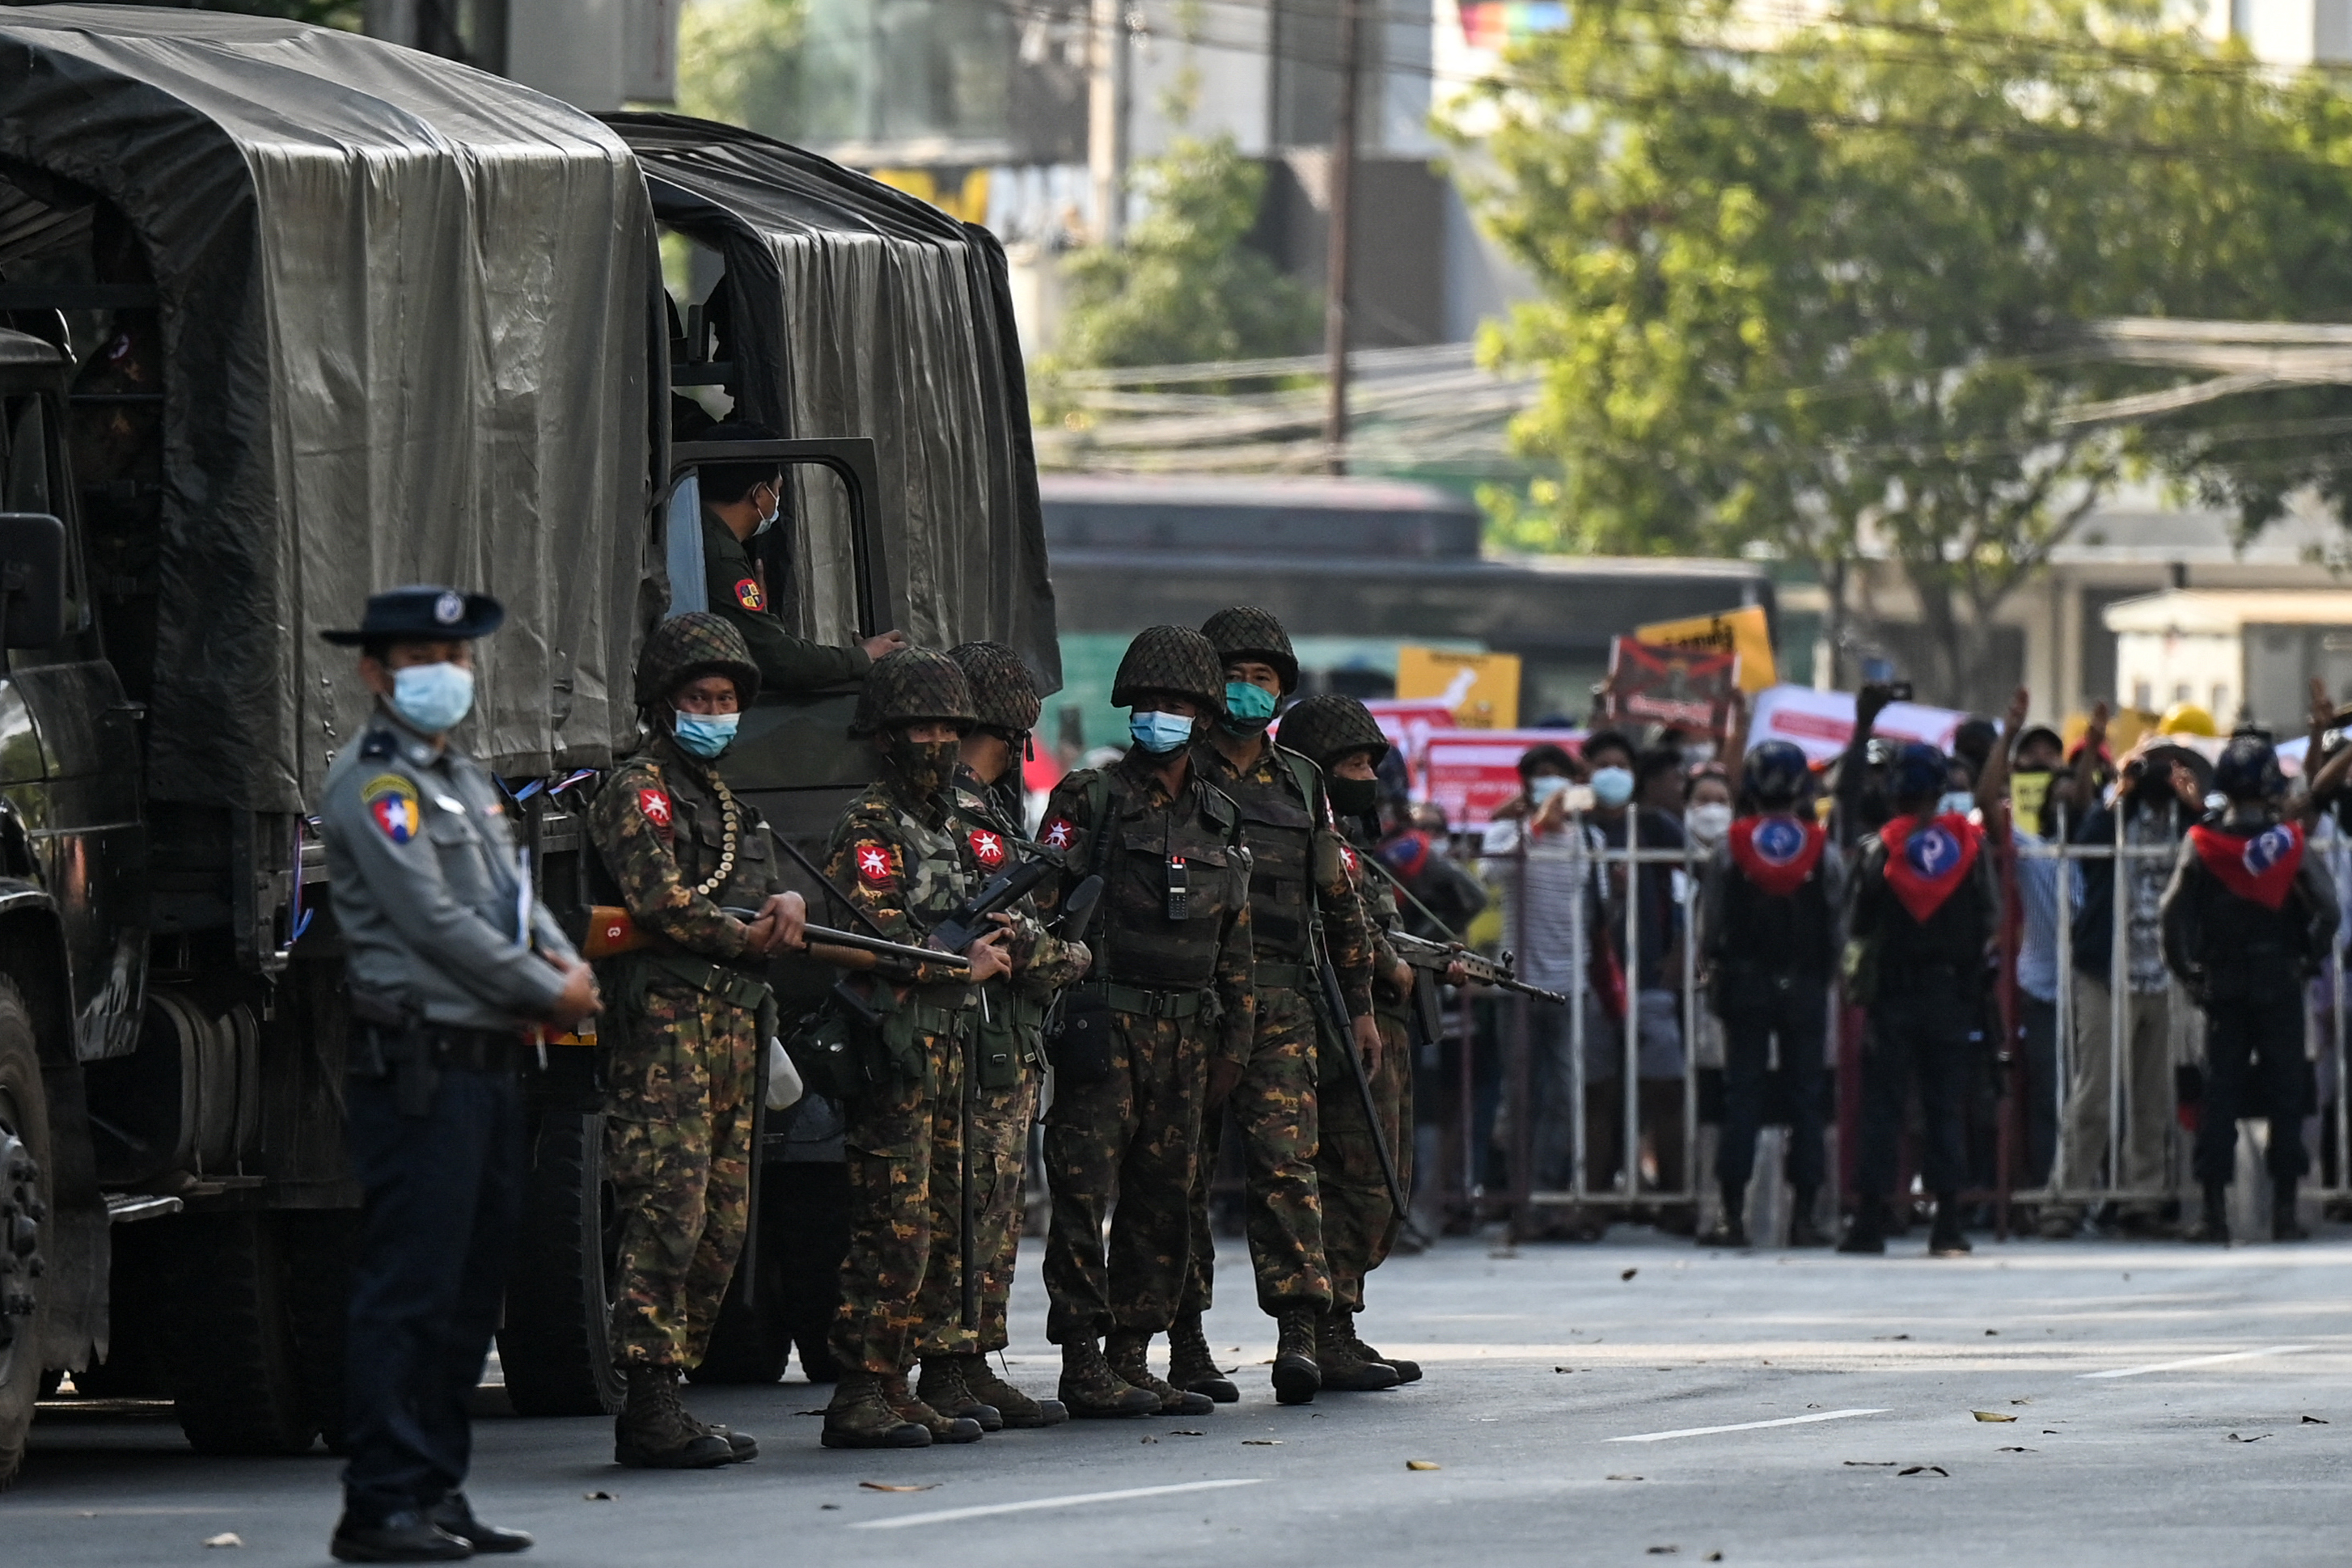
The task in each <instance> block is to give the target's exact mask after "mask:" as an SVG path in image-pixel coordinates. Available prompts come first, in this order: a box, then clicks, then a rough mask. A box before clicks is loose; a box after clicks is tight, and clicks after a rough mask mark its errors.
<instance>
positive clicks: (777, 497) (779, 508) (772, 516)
mask: <svg viewBox="0 0 2352 1568" xmlns="http://www.w3.org/2000/svg"><path fill="white" fill-rule="evenodd" d="M768 494H769V496H770V497H771V498H772V499H773V500H774V502H775V505H773V506H772V507H769V508H768V509H767V510H766V511H765V512H763V513H761V517H760V526H759V527H758V528H753V529H752V530H751V537H752V538H755V539H756V538H759V537H760V536H761V534H764V533H766V532H767V531H768V530H769V529H770V528H774V527H775V526H776V519H777V518H778V517H782V516H783V511H784V493H783V491H782V490H781V489H770V490H769V492H768Z"/></svg>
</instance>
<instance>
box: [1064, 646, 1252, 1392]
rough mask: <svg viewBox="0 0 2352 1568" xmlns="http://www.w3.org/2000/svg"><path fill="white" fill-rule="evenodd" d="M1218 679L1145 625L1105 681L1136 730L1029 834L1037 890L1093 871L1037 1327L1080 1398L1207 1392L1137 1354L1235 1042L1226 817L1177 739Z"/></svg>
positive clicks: (1071, 780)
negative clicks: (1043, 856) (1057, 855)
mask: <svg viewBox="0 0 2352 1568" xmlns="http://www.w3.org/2000/svg"><path fill="white" fill-rule="evenodd" d="M1222 684H1223V683H1222V680H1221V678H1220V675H1219V672H1218V666H1217V657H1216V652H1215V650H1214V649H1213V648H1211V647H1210V646H1209V644H1208V643H1207V642H1205V641H1204V640H1203V639H1202V637H1201V635H1200V633H1198V632H1192V631H1190V630H1188V629H1186V628H1184V627H1181V626H1154V627H1152V628H1150V630H1148V631H1146V632H1142V633H1141V634H1140V635H1139V636H1138V637H1137V638H1136V639H1135V641H1134V643H1132V644H1131V645H1129V648H1128V651H1127V656H1126V657H1125V658H1124V659H1122V660H1121V661H1120V662H1119V666H1118V676H1117V678H1116V679H1115V680H1114V681H1113V683H1112V686H1111V701H1112V702H1114V703H1117V704H1118V705H1119V706H1123V707H1129V708H1131V709H1132V710H1133V713H1132V715H1131V716H1130V717H1129V733H1130V734H1131V735H1132V736H1133V737H1134V738H1135V745H1134V746H1133V747H1131V748H1130V749H1129V751H1128V754H1127V756H1126V757H1125V758H1123V759H1121V760H1120V761H1119V762H1118V763H1116V764H1115V765H1113V766H1111V767H1109V768H1100V769H1088V770H1087V771H1084V772H1079V773H1073V774H1071V775H1070V776H1069V777H1068V778H1066V779H1063V780H1062V782H1061V783H1060V785H1059V786H1057V787H1056V788H1055V791H1054V796H1053V799H1052V800H1050V801H1049V802H1048V803H1047V804H1046V807H1045V827H1044V829H1043V831H1042V833H1041V837H1042V838H1043V839H1044V841H1045V845H1046V847H1047V848H1049V849H1053V850H1057V851H1059V852H1061V854H1062V857H1063V877H1062V883H1061V885H1060V886H1059V887H1058V888H1056V889H1055V891H1054V893H1053V894H1051V895H1050V896H1049V897H1048V898H1045V899H1041V900H1040V902H1041V903H1050V902H1052V901H1053V900H1055V899H1058V898H1059V897H1061V896H1064V895H1066V894H1067V893H1068V891H1069V890H1070V889H1071V888H1072V887H1074V886H1076V884H1077V883H1079V882H1080V881H1082V880H1083V879H1084V878H1086V877H1087V876H1088V875H1090V874H1099V875H1100V876H1101V877H1102V878H1103V881H1104V883H1105V884H1106V886H1105V891H1104V894H1103V897H1102V916H1101V921H1100V924H1099V925H1098V927H1097V931H1098V935H1097V936H1096V937H1095V938H1094V939H1093V946H1094V948H1095V953H1096V959H1095V968H1094V971H1093V972H1092V973H1090V974H1089V975H1088V976H1087V978H1086V979H1085V980H1084V981H1083V982H1081V983H1080V984H1078V985H1076V986H1074V987H1072V988H1070V990H1069V992H1068V993H1067V994H1066V997H1065V998H1064V1000H1063V1008H1064V1012H1063V1017H1062V1024H1061V1030H1060V1033H1059V1035H1058V1036H1057V1037H1056V1039H1055V1041H1054V1044H1053V1048H1052V1049H1053V1052H1054V1069H1055V1071H1054V1104H1053V1108H1052V1109H1051V1110H1049V1111H1048V1112H1047V1113H1046V1114H1045V1176H1046V1181H1047V1183H1048V1185H1049V1186H1051V1188H1052V1191H1053V1195H1054V1215H1053V1228H1052V1229H1051V1231H1050V1232H1049V1233H1048V1234H1047V1237H1046V1242H1045V1291H1046V1294H1047V1295H1048V1296H1049V1297H1050V1298H1051V1300H1052V1302H1053V1305H1052V1309H1051V1311H1050V1312H1049V1314H1048V1316H1047V1318H1046V1322H1045V1334H1046V1337H1047V1338H1049V1339H1051V1340H1053V1341H1054V1342H1055V1343H1056V1344H1059V1345H1060V1346H1061V1347H1062V1384H1061V1396H1062V1400H1063V1402H1064V1403H1065V1404H1066V1405H1068V1406H1069V1407H1070V1411H1071V1414H1073V1415H1076V1416H1139V1415H1150V1414H1152V1413H1154V1412H1156V1411H1165V1412H1167V1413H1169V1414H1171V1415H1172V1414H1184V1415H1201V1414H1203V1413H1205V1412H1207V1411H1208V1410H1209V1409H1210V1408H1211V1407H1212V1406H1211V1405H1210V1403H1209V1401H1208V1400H1207V1399H1206V1398H1205V1397H1203V1396H1200V1395H1198V1394H1191V1393H1187V1392H1186V1391H1184V1390H1182V1389H1179V1388H1175V1387H1172V1386H1171V1385H1169V1384H1167V1383H1164V1382H1162V1381H1161V1380H1160V1379H1159V1378H1157V1377H1154V1376H1153V1375H1151V1373H1150V1370H1149V1368H1148V1366H1147V1364H1146V1353H1147V1352H1148V1351H1149V1349H1150V1343H1151V1336H1152V1335H1153V1334H1155V1333H1160V1332H1162V1331H1164V1330H1165V1329H1166V1328H1167V1327H1168V1325H1169V1323H1170V1322H1171V1321H1172V1319H1173V1318H1174V1316H1175V1312H1176V1305H1177V1298H1178V1297H1179V1295H1180V1294H1181V1292H1182V1291H1183V1289H1184V1286H1185V1277H1186V1266H1187V1255H1188V1253H1189V1251H1190V1249H1191V1225H1190V1215H1189V1207H1190V1204H1191V1200H1192V1185H1193V1181H1194V1179H1195V1172H1196V1169H1197V1166H1198V1159H1199V1148H1200V1139H1201V1124H1202V1113H1203V1110H1204V1107H1205V1104H1206V1101H1207V1094H1208V1082H1209V1080H1208V1074H1209V1060H1210V1057H1211V1056H1212V1054H1215V1055H1216V1056H1219V1057H1221V1058H1230V1057H1233V1056H1234V1055H1236V1054H1237V1053H1239V1052H1242V1051H1246V1049H1247V1048H1248V1042H1249V1040H1250V1035H1251V1031H1252V1014H1253V1005H1252V1000H1251V993H1250V906H1249V896H1248V889H1247V883H1246V880H1245V879H1246V876H1247V872H1248V857H1247V855H1246V854H1245V853H1244V851H1243V849H1242V846H1241V815H1240V812H1239V811H1238V810H1236V809H1235V807H1234V803H1233V801H1232V800H1229V799H1227V798H1226V797H1225V796H1224V795H1223V794H1222V793H1220V792H1219V791H1218V790H1216V789H1213V787H1211V786H1210V785H1209V784H1207V783H1206V782H1205V781H1204V780H1203V779H1202V777H1201V772H1200V769H1199V768H1198V767H1197V766H1195V765H1194V756H1195V753H1194V752H1193V750H1192V745H1191V741H1192V728H1193V726H1194V724H1195V723H1196V722H1199V721H1202V720H1206V719H1208V718H1212V717H1213V716H1216V715H1217V714H1218V713H1220V712H1222V711H1223V704H1222V703H1221V701H1220V700H1219V696H1218V692H1219V688H1220V686H1221V685H1222ZM1106 1218H1108V1220H1109V1223H1110V1247H1109V1252H1108V1256H1106V1254H1105V1252H1104V1248H1103V1224H1104V1221H1105V1219H1106ZM1098 1340H1107V1342H1108V1343H1107V1344H1098V1343H1097V1341H1098ZM1106 1349H1107V1350H1108V1358H1106V1355H1105V1351H1106Z"/></svg>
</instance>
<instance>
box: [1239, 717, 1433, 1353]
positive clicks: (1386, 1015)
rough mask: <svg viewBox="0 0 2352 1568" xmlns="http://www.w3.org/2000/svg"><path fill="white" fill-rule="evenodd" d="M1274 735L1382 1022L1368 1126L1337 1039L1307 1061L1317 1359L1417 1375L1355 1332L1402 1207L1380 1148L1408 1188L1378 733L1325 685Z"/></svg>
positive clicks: (1383, 742)
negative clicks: (1312, 1091)
mask: <svg viewBox="0 0 2352 1568" xmlns="http://www.w3.org/2000/svg"><path fill="white" fill-rule="evenodd" d="M1282 743H1283V745H1284V746H1285V747H1286V748H1288V749H1289V750H1292V751H1296V752H1297V753H1298V754H1299V755H1300V756H1302V757H1305V758H1307V759H1308V760H1309V761H1311V762H1313V763H1314V764H1315V765H1316V766H1317V767H1318V768H1322V769H1323V789H1324V791H1325V793H1326V794H1328V796H1329V797H1330V801H1331V810H1332V811H1333V813H1334V814H1335V815H1336V816H1337V818H1338V820H1339V822H1340V823H1341V824H1342V828H1343V831H1345V832H1346V833H1347V834H1348V837H1349V843H1348V844H1347V845H1346V847H1345V848H1344V849H1343V851H1342V852H1341V857H1340V858H1341V860H1342V862H1344V864H1345V865H1346V868H1347V872H1348V880H1349V884H1350V885H1351V886H1353V887H1354V888H1355V890H1356V893H1357V894H1358V896H1359V897H1360V899H1361V900H1362V902H1363V906H1364V915H1365V920H1366V924H1367V925H1368V927H1369V931H1370V940H1371V952H1372V1018H1373V1020H1374V1021H1375V1022H1376V1023H1378V1024H1379V1026H1380V1030H1381V1051H1380V1057H1379V1059H1378V1061H1377V1062H1376V1063H1374V1064H1373V1066H1372V1070H1371V1071H1370V1075H1369V1078H1370V1084H1371V1090H1372V1104H1373V1107H1374V1109H1375V1110H1377V1111H1378V1112H1379V1120H1378V1123H1377V1124H1375V1123H1374V1122H1373V1121H1371V1120H1370V1119H1368V1118H1367V1117H1366V1116H1365V1114H1364V1098H1363V1093H1362V1092H1361V1091H1360V1089H1359V1088H1358V1087H1357V1085H1356V1083H1355V1082H1354V1077H1355V1070H1354V1069H1353V1068H1351V1067H1349V1065H1348V1062H1347V1059H1346V1058H1345V1057H1343V1056H1341V1055H1340V1054H1339V1053H1340V1052H1341V1051H1344V1050H1346V1049H1347V1047H1346V1045H1345V1044H1344V1043H1343V1042H1340V1041H1339V1040H1332V1039H1330V1038H1329V1037H1328V1036H1326V1037H1325V1039H1324V1040H1323V1042H1322V1046H1321V1048H1320V1055H1319V1056H1318V1061H1317V1066H1316V1076H1317V1082H1316V1094H1317V1099H1318V1106H1317V1122H1318V1129H1317V1131H1318V1137H1317V1140H1316V1147H1315V1190H1316V1196H1317V1197H1318V1200H1319V1201H1320V1203H1321V1205H1322V1209H1323V1256H1324V1260H1325V1262H1326V1264H1327V1266H1328V1268H1329V1269H1330V1271H1331V1308H1330V1310H1329V1311H1328V1312H1325V1313H1323V1314H1322V1315H1321V1316H1320V1317H1319V1318H1318V1319H1317V1321H1316V1324H1315V1361H1316V1365H1317V1367H1318V1370H1319V1371H1320V1372H1321V1373H1322V1375H1323V1386H1324V1387H1326V1388H1334V1389H1337V1388H1350V1387H1375V1388H1377V1387H1386V1386H1393V1385H1394V1384H1396V1383H1415V1382H1418V1381H1420V1378H1421V1365H1420V1364H1419V1363H1418V1362H1412V1361H1407V1360H1404V1359H1403V1358H1402V1357H1399V1356H1392V1355H1387V1354H1382V1353H1381V1352H1380V1351H1378V1350H1375V1349H1373V1348H1372V1347H1371V1346H1370V1345H1368V1344H1366V1343H1364V1342H1363V1340H1362V1339H1361V1338H1360V1337H1359V1336H1358V1334H1357V1333H1356V1314H1357V1313H1359V1312H1362V1311H1363V1310H1364V1276H1365V1275H1367V1274H1369V1273H1370V1272H1371V1271H1372V1270H1375V1269H1377V1268H1379V1267H1380V1266H1381V1263H1382V1262H1383V1261H1384V1260H1386V1259H1387V1258H1388V1255H1389V1254H1390V1252H1391V1251H1392V1250H1394V1249H1395V1247H1396V1242H1397V1238H1398V1236H1399V1235H1401V1234H1402V1231H1403V1229H1404V1221H1405V1216H1404V1215H1403V1214H1402V1213H1400V1212H1399V1211H1398V1209H1397V1207H1396V1202H1395V1200H1394V1199H1393V1198H1392V1197H1391V1196H1390V1194H1389V1188H1388V1179H1387V1177H1386V1176H1385V1175H1384V1174H1383V1172H1382V1170H1381V1146H1382V1145H1385V1146H1386V1147H1387V1149H1388V1153H1389V1158H1390V1161H1391V1164H1392V1165H1393V1166H1394V1168H1395V1170H1396V1177H1397V1186H1398V1187H1399V1188H1400V1189H1401V1190H1402V1192H1403V1193H1404V1195H1405V1196H1406V1197H1407V1198H1408V1199H1410V1198H1411V1197H1412V1141H1413V1115H1412V1011H1411V1009H1412V1005H1413V989H1414V974H1413V969H1412V966H1411V965H1410V964H1407V963H1406V962H1405V961H1404V959H1403V958H1402V956H1400V955H1399V953H1398V952H1397V950H1396V948H1395V947H1394V946H1392V945H1391V943H1390V941H1389V939H1388V938H1389V934H1390V933H1391V932H1395V931H1402V930H1403V929H1404V919H1403V915H1402V911H1401V910H1400V908H1399V906H1398V901H1397V893H1396V887H1395V885H1394V884H1393V883H1391V882H1390V881H1389V879H1388V878H1387V877H1386V876H1384V875H1382V874H1381V872H1380V871H1379V870H1378V869H1376V867H1375V865H1374V862H1373V861H1372V859H1371V857H1372V856H1373V855H1374V854H1375V852H1376V846H1377V845H1378V843H1379V841H1380V800H1381V781H1380V775H1379V768H1380V763H1381V758H1384V757H1386V756H1387V755H1388V752H1389V743H1388V737H1386V736H1384V735H1382V734H1381V727H1380V724H1379V722H1378V721H1377V720H1375V719H1374V718H1373V717H1372V716H1371V713H1370V710H1369V709H1367V708H1366V707H1365V706H1364V705H1363V704H1361V703H1360V702H1358V701H1357V700H1356V699H1355V698H1353V697H1350V696H1341V695H1338V694H1336V693H1334V694H1328V695H1322V696H1312V697H1308V698H1307V700H1306V701H1304V702H1302V703H1299V704H1297V706H1294V707H1292V708H1291V710H1290V711H1289V712H1288V713H1286V714H1285V715H1283V716H1282ZM1460 978H1461V976H1460V975H1459V974H1458V973H1457V974H1455V975H1454V979H1455V980H1457V981H1458V980H1459V979H1460ZM1376 1140H1377V1141H1376ZM1375 1367H1377V1368H1381V1369H1383V1370H1379V1371H1374V1370H1371V1369H1372V1368H1375Z"/></svg>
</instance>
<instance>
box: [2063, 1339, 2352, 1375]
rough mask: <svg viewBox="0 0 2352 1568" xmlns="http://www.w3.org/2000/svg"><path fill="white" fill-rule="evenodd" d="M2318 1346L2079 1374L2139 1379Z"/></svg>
mask: <svg viewBox="0 0 2352 1568" xmlns="http://www.w3.org/2000/svg"><path fill="white" fill-rule="evenodd" d="M2318 1348H2319V1347H2318V1346H2317V1345H2309V1344H2274V1345H2272V1346H2270V1347H2269V1348H2267V1349H2264V1350H2232V1351H2226V1352H2224V1353H2223V1354H2220V1355H2192V1356H2189V1357H2188V1358H2187V1359H2185V1360H2182V1361H2159V1362H2157V1363H2155V1364H2151V1365H2148V1366H2119V1367H2117V1368H2116V1369H2115V1370H2114V1371H2112V1372H2078V1373H2076V1374H2075V1376H2077V1377H2081V1378H2095V1377H2138V1376H2140V1375H2143V1374H2145V1373H2150V1372H2181V1371H2185V1370H2186V1369H2188V1368H2189V1367H2192V1366H2218V1365H2220V1364H2221V1363H2222V1362H2225V1361H2252V1359H2253V1358H2254V1357H2256V1356H2258V1355H2295V1354H2300V1353H2302V1352H2304V1351H2306V1350H2316V1349H2318Z"/></svg>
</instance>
